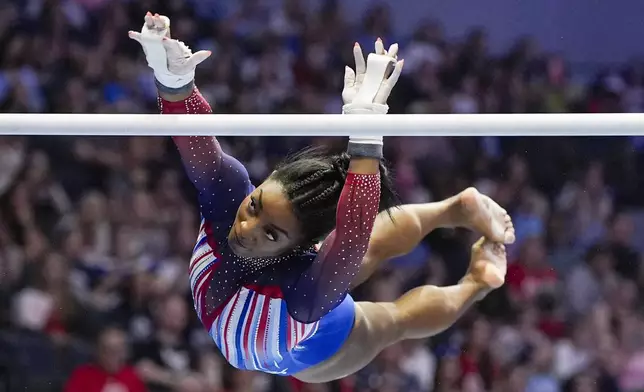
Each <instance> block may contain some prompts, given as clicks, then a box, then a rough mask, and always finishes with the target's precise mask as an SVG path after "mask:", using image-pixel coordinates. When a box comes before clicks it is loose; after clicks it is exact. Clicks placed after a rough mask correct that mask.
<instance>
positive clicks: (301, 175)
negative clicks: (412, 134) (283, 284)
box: [270, 148, 398, 246]
mask: <svg viewBox="0 0 644 392" xmlns="http://www.w3.org/2000/svg"><path fill="white" fill-rule="evenodd" d="M350 160H351V157H350V156H349V154H347V153H346V152H345V153H341V154H335V155H334V154H329V153H328V152H325V151H324V150H321V149H316V148H309V149H305V150H303V151H300V152H299V153H297V154H295V155H293V156H291V157H289V158H288V159H287V160H286V161H284V162H283V163H281V164H280V165H279V166H278V167H277V169H276V170H275V171H274V172H273V173H272V174H271V176H270V178H271V179H273V180H276V181H278V182H280V183H281V184H282V185H283V186H284V188H285V191H286V194H287V196H288V198H289V200H290V201H291V204H292V205H293V210H294V212H295V215H296V216H297V217H298V220H299V221H300V222H303V223H304V224H302V230H303V231H304V238H305V242H306V243H304V244H302V245H304V246H308V245H312V244H314V243H316V242H317V241H319V240H321V239H323V238H324V237H325V236H326V235H328V234H329V233H330V232H331V231H332V230H333V229H334V228H335V220H336V210H337V204H338V200H339V199H340V194H341V193H342V188H343V187H344V181H345V179H346V178H347V173H348V169H349V161H350ZM380 184H381V185H380V205H379V211H384V210H388V209H389V208H391V207H394V206H395V205H397V204H398V198H397V196H396V194H395V192H394V190H393V185H392V180H391V178H390V175H389V170H388V169H387V167H386V165H385V163H384V162H381V163H380ZM390 216H391V215H390Z"/></svg>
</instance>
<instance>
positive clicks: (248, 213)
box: [228, 180, 302, 257]
mask: <svg viewBox="0 0 644 392" xmlns="http://www.w3.org/2000/svg"><path fill="white" fill-rule="evenodd" d="M301 241H302V236H301V230H300V224H299V222H298V220H297V218H296V216H295V214H294V213H293V210H292V207H291V202H290V201H289V200H288V197H287V196H286V194H285V193H284V188H283V187H282V185H281V184H280V183H278V182H276V181H273V180H267V181H265V182H264V183H263V184H262V185H260V186H259V187H258V188H257V189H255V190H254V191H253V193H251V194H250V195H248V196H247V197H246V198H245V199H244V201H242V203H241V205H240V206H239V209H238V210H237V216H236V217H235V222H233V227H232V228H231V229H230V233H229V234H228V243H229V244H230V247H231V248H232V250H233V251H234V252H235V254H237V255H238V256H242V257H273V256H279V255H281V254H283V253H285V252H287V251H289V250H290V249H293V248H295V247H296V246H297V244H299V243H301Z"/></svg>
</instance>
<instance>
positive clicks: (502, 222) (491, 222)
mask: <svg viewBox="0 0 644 392" xmlns="http://www.w3.org/2000/svg"><path fill="white" fill-rule="evenodd" d="M457 200H458V201H457V202H456V204H455V206H456V207H457V208H458V215H459V217H458V218H457V221H458V222H459V223H460V224H459V226H462V227H466V228H468V229H471V230H475V231H478V232H479V233H481V234H483V235H484V236H485V237H487V238H489V239H490V240H492V241H494V242H501V243H504V244H512V243H513V242H514V240H515V236H514V226H513V225H512V218H510V215H508V212H507V211H506V210H504V209H503V208H502V207H501V206H500V205H498V204H497V203H496V202H495V201H494V200H492V199H491V198H489V197H488V196H485V195H484V194H482V193H480V192H479V191H477V190H476V188H467V189H466V190H464V191H463V192H461V193H460V194H458V196H457Z"/></svg>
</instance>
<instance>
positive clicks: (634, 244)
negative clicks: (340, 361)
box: [0, 0, 644, 392]
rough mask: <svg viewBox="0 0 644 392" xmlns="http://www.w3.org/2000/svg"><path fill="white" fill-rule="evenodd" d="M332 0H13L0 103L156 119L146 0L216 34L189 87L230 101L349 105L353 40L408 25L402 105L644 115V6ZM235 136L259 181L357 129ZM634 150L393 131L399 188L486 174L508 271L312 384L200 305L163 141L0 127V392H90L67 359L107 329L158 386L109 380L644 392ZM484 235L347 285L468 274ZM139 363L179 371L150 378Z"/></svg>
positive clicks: (191, 209) (414, 190)
mask: <svg viewBox="0 0 644 392" xmlns="http://www.w3.org/2000/svg"><path fill="white" fill-rule="evenodd" d="M338 3H339V2H338V1H333V0H329V1H325V2H322V4H323V5H322V6H319V4H318V3H316V2H313V1H308V2H307V1H303V2H302V4H300V2H299V1H298V0H283V1H270V2H269V1H255V0H243V1H237V2H233V1H231V0H228V1H214V0H213V1H211V0H194V1H182V0H173V1H166V2H164V1H156V0H140V1H119V0H5V1H3V2H2V3H1V4H0V108H1V110H2V112H21V113H25V112H26V113H34V115H37V114H36V113H46V112H55V113H154V112H156V106H155V98H156V93H155V89H154V84H153V81H152V78H151V73H150V71H149V70H148V68H147V67H146V63H145V60H144V58H143V56H142V53H141V50H140V47H139V45H138V44H137V43H135V42H132V41H130V40H128V38H127V31H128V30H130V29H137V28H139V27H140V25H141V24H142V16H143V15H144V14H145V12H146V11H148V10H152V11H154V12H159V13H164V14H167V15H169V16H170V17H171V18H172V21H173V34H174V35H175V36H176V37H178V38H179V39H181V40H184V41H185V42H187V43H188V44H189V45H190V46H191V47H195V48H199V49H210V50H213V51H214V56H212V57H213V58H212V59H210V60H208V61H207V62H206V63H204V64H203V65H202V66H201V67H200V68H199V71H198V76H197V81H198V85H199V86H200V88H201V90H202V92H203V93H204V95H205V96H206V97H207V98H208V99H209V101H210V102H211V103H212V104H213V106H214V107H215V111H216V112H218V113H242V114H243V113H337V112H339V111H340V107H341V101H340V90H341V79H342V74H343V72H342V67H343V66H344V65H345V64H351V62H350V59H351V47H352V43H353V42H354V41H355V40H358V41H359V42H361V43H363V44H365V43H366V45H368V43H369V42H372V40H373V38H374V37H376V36H380V37H383V38H384V39H385V40H386V42H389V43H390V42H392V41H393V40H394V39H395V40H397V41H398V42H400V43H401V48H402V49H401V57H403V58H405V59H406V63H405V71H404V74H403V76H402V78H401V80H400V82H399V85H398V86H397V87H396V88H395V90H394V93H393V95H392V97H391V99H390V101H389V104H390V106H391V112H393V113H449V112H455V113H520V112H535V113H553V112H642V111H643V110H644V89H643V86H642V75H643V71H644V67H643V65H642V63H641V62H640V61H639V60H637V56H638V55H641V54H642V51H641V50H640V46H641V38H642V36H643V35H644V34H643V33H644V31H643V30H644V23H642V21H641V19H642V15H643V13H642V12H638V11H642V8H643V7H644V6H643V3H641V2H638V1H635V0H631V1H624V2H619V4H616V3H614V2H613V3H611V2H601V3H600V2H590V3H592V4H589V5H588V6H586V2H583V3H584V4H581V5H580V2H579V1H574V2H573V1H566V2H556V4H555V3H554V2H552V1H549V2H534V4H531V5H528V3H526V2H511V3H512V4H510V2H504V1H500V0H499V1H490V2H489V4H488V2H477V4H469V2H463V1H457V2H453V3H452V2H450V4H451V5H446V4H447V3H445V2H437V1H426V2H422V4H421V2H420V1H418V0H415V1H411V0H408V1H401V2H393V1H390V2H389V5H387V3H367V2H364V1H360V2H355V3H354V2H350V3H351V4H347V6H345V7H340V6H339V4H338ZM439 3H440V4H439ZM542 3H543V4H542ZM573 3H574V4H573ZM401 4H402V6H401ZM546 4H548V5H546ZM433 7H434V8H435V13H433V10H434V8H433ZM486 12H487V13H486ZM478 21H480V23H477V22H478ZM443 23H444V25H443ZM477 25H482V26H484V27H485V28H477ZM526 33H531V34H532V37H529V36H524V34H526ZM366 45H365V46H366ZM366 47H369V46H366ZM88 131H91V130H88ZM429 131H431V129H428V132H429ZM582 131H583V130H582ZM222 140H223V143H224V144H225V149H226V150H227V151H230V152H232V153H233V155H235V156H237V157H240V158H241V159H242V160H243V161H244V162H245V163H246V164H247V166H248V168H249V171H250V172H251V175H252V177H253V178H254V179H255V180H257V181H260V180H261V179H263V178H264V177H265V176H266V174H267V173H268V172H269V171H270V170H271V168H272V167H273V165H274V163H275V162H276V161H278V160H279V159H281V158H282V157H283V156H284V155H285V154H287V153H288V152H291V151H294V150H296V149H298V148H300V147H304V146H307V145H311V144H333V145H335V146H337V148H342V147H343V145H344V140H336V139H333V140H331V139H325V138H317V137H310V138H281V137H273V138H256V137H254V138H243V137H238V138H223V139H222ZM643 147H644V140H642V139H641V138H503V139H501V138H496V137H482V138H429V137H428V138H413V139H412V138H388V139H387V140H386V150H387V151H386V156H387V158H388V159H389V161H390V163H391V166H392V168H393V169H394V170H395V172H396V174H397V180H396V184H397V189H398V191H399V193H400V196H401V198H402V200H403V201H404V202H408V203H410V202H429V201H432V200H440V199H441V198H444V197H446V196H449V195H452V194H454V193H456V192H458V191H459V190H462V189H464V188H465V187H467V186H470V185H475V186H477V187H478V188H479V189H480V190H481V191H483V192H485V193H487V194H489V195H490V196H492V197H493V198H494V199H496V200H497V201H498V202H499V203H500V204H502V205H503V206H505V207H506V208H507V209H508V210H509V211H511V213H512V216H513V219H514V223H515V226H516V229H517V237H518V241H517V244H516V245H514V246H512V247H511V248H510V249H509V253H510V263H511V265H510V267H509V272H508V277H507V284H506V285H505V286H504V287H503V288H502V289H500V290H498V291H497V292H495V293H494V294H493V295H491V296H489V297H488V298H486V299H485V300H484V301H483V302H482V303H480V304H479V305H478V306H477V307H476V308H475V309H473V310H472V311H470V312H468V313H467V314H466V315H465V316H464V317H463V318H462V319H461V320H460V321H459V323H458V324H457V325H456V326H454V327H453V328H451V329H450V330H448V331H446V332H445V333H443V334H441V335H440V336H437V337H435V338H433V339H431V340H429V341H416V342H405V343H403V344H400V345H396V346H394V347H391V348H390V349H388V350H386V351H385V352H384V353H383V354H382V355H380V356H379V357H378V358H377V359H376V360H375V361H374V362H373V363H372V364H371V365H370V366H369V367H367V368H365V369H364V370H363V371H361V372H359V373H358V374H356V375H355V376H353V377H350V378H348V379H346V380H342V381H341V382H336V383H332V384H328V385H317V386H310V385H301V384H299V383H297V382H295V381H294V380H292V379H287V378H276V377H269V376H266V375H263V374H257V373H243V372H238V371H234V370H232V369H231V368H230V367H228V366H227V365H226V364H225V363H224V362H223V361H222V360H221V358H220V356H219V355H218V353H217V352H216V350H215V347H214V344H213V343H212V342H211V341H210V339H209V337H208V336H207V334H206V333H205V331H204V330H203V328H202V327H201V326H200V325H199V323H198V322H197V320H196V318H195V315H194V312H193V311H192V310H191V308H192V303H191V300H190V298H189V295H188V291H187V289H188V281H187V262H188V257H189V255H190V253H191V250H192V246H193V245H194V239H195V238H196V231H197V226H198V222H197V217H198V213H197V211H196V206H195V203H194V202H195V195H194V194H193V191H192V189H191V187H190V184H189V183H187V181H186V178H185V176H184V174H183V172H182V168H181V166H180V162H179V159H178V156H177V154H176V153H175V151H174V149H173V147H172V146H171V143H170V141H169V140H168V139H166V138H135V137H132V138H95V137H84V138H83V137H77V138H69V137H31V138H22V137H2V138H0V302H1V304H0V391H42V392H48V391H62V390H64V391H67V392H92V391H85V390H81V389H79V388H78V387H76V386H75V385H77V384H76V382H77V381H78V379H80V378H88V377H89V378H92V379H96V380H99V379H101V378H100V377H97V376H96V375H92V374H86V373H84V372H83V371H82V370H81V371H77V372H76V373H73V372H74V370H75V369H79V368H78V366H80V365H82V364H84V363H88V362H89V361H93V360H94V358H96V357H95V354H97V353H96V352H95V351H96V345H95V341H96V339H97V337H98V335H99V332H100V331H102V330H103V329H104V328H106V327H116V328H120V329H122V330H123V331H125V332H126V333H127V337H128V341H127V343H125V342H119V340H118V339H111V340H109V341H103V342H102V343H103V344H102V346H101V348H102V350H99V352H98V354H99V355H98V357H97V358H98V360H99V362H102V363H107V362H110V361H112V362H114V361H116V362H118V358H119V353H120V352H121V351H122V350H123V349H126V348H127V349H128V350H129V353H130V364H131V365H133V366H135V367H136V369H137V372H138V376H135V378H138V379H139V380H143V381H144V382H146V383H147V386H146V387H145V388H141V387H136V385H137V380H136V379H133V380H130V381H131V383H130V384H127V385H126V384H117V383H111V384H109V387H106V388H104V389H102V391H101V392H115V391H116V392H123V391H140V390H149V391H176V392H193V391H194V392H199V391H215V392H224V391H225V392H300V391H302V392H303V391H324V392H327V391H328V392H376V391H382V392H421V391H432V390H435V391H442V392H452V391H507V392H515V391H516V392H519V391H529V392H550V391H553V392H556V391H577V392H587V391H588V392H591V391H597V392H611V391H627V392H630V391H641V390H644V317H643V315H642V312H641V299H642V294H644V291H643V289H644V269H643V268H641V265H642V261H641V260H642V252H643V251H644V242H642V240H641V239H642V238H643V237H642V236H643V234H644V213H643V210H642V203H643V202H644V197H642V196H644V192H643V185H644V183H643V181H642V179H641V176H640V175H639V173H641V172H642V171H643V170H644V151H643ZM472 239H473V237H472V236H471V235H470V234H469V233H467V232H461V231H454V230H443V231H437V232H435V233H433V234H432V235H430V236H429V237H428V238H427V239H426V241H425V242H424V243H423V244H422V245H420V246H419V247H418V248H417V249H416V250H415V251H414V252H413V253H412V254H410V255H408V256H406V257H403V258H401V259H399V260H394V261H392V262H391V263H390V265H389V267H388V268H387V270H384V271H382V273H380V274H378V276H377V277H375V278H374V279H372V280H371V281H370V282H369V283H368V284H366V285H365V286H364V287H362V288H361V289H360V290H359V291H358V292H357V293H356V296H357V297H358V298H369V299H371V300H390V299H392V298H395V297H397V296H398V295H399V294H400V293H401V292H402V291H404V290H405V289H407V288H409V287H413V286H416V285H419V284H421V283H431V284H437V285H445V284H449V283H454V282H456V281H457V280H458V279H459V277H460V276H461V275H462V274H463V272H464V270H465V268H466V266H467V263H468V251H469V245H470V244H471V242H472ZM117 336H118V335H117ZM112 337H113V336H112ZM170 342H172V343H170ZM121 343H123V344H121ZM146 361H152V362H155V363H157V364H159V365H161V366H162V367H163V368H164V369H165V376H167V377H168V378H169V379H170V380H173V381H175V382H174V385H171V386H161V385H159V384H158V383H153V382H150V379H151V376H150V372H149V371H147V369H146V366H145V363H146ZM72 374H73V376H72ZM101 380H102V379H101ZM97 382H98V381H97ZM96 391H100V389H97V390H96Z"/></svg>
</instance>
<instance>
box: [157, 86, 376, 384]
mask: <svg viewBox="0 0 644 392" xmlns="http://www.w3.org/2000/svg"><path fill="white" fill-rule="evenodd" d="M159 107H160V109H161V112H162V113H164V114H208V113H211V112H212V111H211V109H210V106H209V105H208V103H207V102H206V101H205V99H204V98H203V97H202V96H201V95H200V94H199V91H198V90H197V89H196V88H195V91H194V92H193V94H192V95H191V96H190V97H189V98H187V99H186V100H185V101H182V102H168V101H165V100H162V99H159ZM173 140H174V142H175V144H176V146H177V148H178V149H179V152H180V154H181V158H182V160H183V163H184V166H185V169H186V172H187V174H188V176H189V178H190V180H191V181H192V183H193V184H194V186H195V187H196V188H197V191H198V194H199V204H200V211H201V216H202V220H201V227H200V230H199V235H198V238H197V243H196V245H195V248H194V250H193V255H192V259H191V261H190V285H191V288H192V295H193V299H194V307H195V311H196V312H197V315H198V316H199V319H200V320H201V322H202V323H203V325H204V327H205V328H206V329H207V330H208V331H209V333H210V335H211V336H212V338H213V340H214V341H215V343H216V344H217V346H218V347H219V349H220V350H221V352H222V354H223V355H224V357H225V358H226V359H227V360H228V362H230V363H231V364H232V365H233V366H235V367H237V368H240V369H247V370H259V371H263V372H267V373H275V374H282V375H289V374H294V373H297V372H300V371H302V370H304V369H306V368H308V367H310V366H314V365H316V364H318V363H320V362H322V361H324V360H326V359H328V358H329V357H331V356H332V355H333V354H334V353H335V352H336V351H337V350H338V349H339V348H340V347H341V346H342V344H343V343H344V341H345V340H346V338H347V337H348V335H349V333H350V331H351V328H352V326H353V321H354V308H353V300H352V299H351V296H349V295H348V291H349V287H350V285H351V282H352V279H353V277H354V276H355V275H356V273H357V272H358V270H359V268H360V264H361V262H362V258H363V257H364V254H365V253H366V249H367V246H368V244H369V238H370V234H371V230H372V228H373V224H374V221H375V217H376V214H377V212H378V200H379V193H380V176H379V175H358V174H354V173H349V174H348V176H347V179H346V181H345V185H344V188H343V190H342V194H341V197H340V200H339V202H338V208H337V216H336V230H334V231H333V232H332V233H331V234H330V235H329V236H328V237H327V239H326V240H325V241H324V243H323V244H322V246H321V247H320V249H319V250H318V249H316V248H315V249H314V248H311V249H294V250H293V251H292V252H291V253H289V254H287V255H285V256H283V257H276V258H252V259H251V258H242V257H239V256H237V255H235V254H234V253H233V252H232V251H231V249H230V248H229V247H228V246H227V236H228V233H229V230H230V228H231V227H232V223H233V222H234V220H235V216H236V213H237V209H238V208H239V206H240V204H241V203H242V201H243V200H244V199H245V198H246V196H248V195H249V194H250V193H251V192H253V190H254V189H255V187H254V186H253V185H252V184H251V182H250V179H249V176H248V173H247V171H246V169H245V168H244V166H243V165H242V164H241V163H240V162H239V161H237V160H236V159H235V158H233V157H231V156H229V155H227V154H225V153H224V152H223V151H222V150H221V147H220V145H219V143H218V142H217V140H216V139H215V138H214V137H189V136H178V137H174V138H173Z"/></svg>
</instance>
